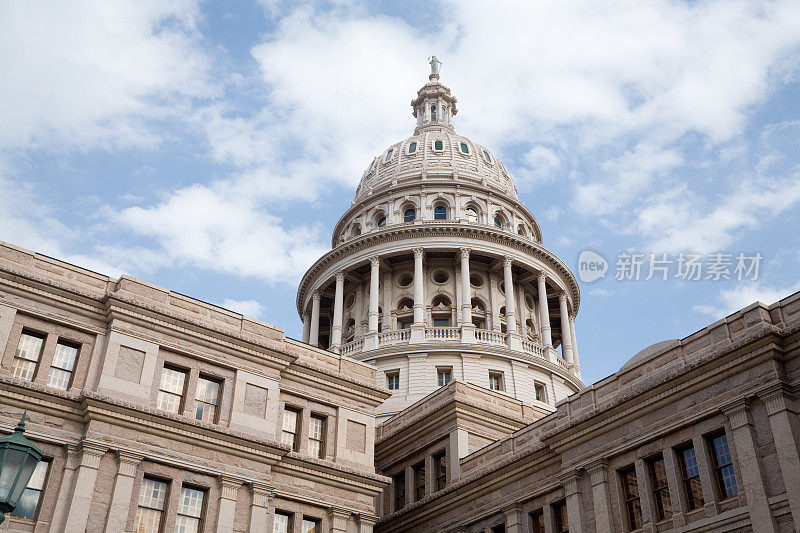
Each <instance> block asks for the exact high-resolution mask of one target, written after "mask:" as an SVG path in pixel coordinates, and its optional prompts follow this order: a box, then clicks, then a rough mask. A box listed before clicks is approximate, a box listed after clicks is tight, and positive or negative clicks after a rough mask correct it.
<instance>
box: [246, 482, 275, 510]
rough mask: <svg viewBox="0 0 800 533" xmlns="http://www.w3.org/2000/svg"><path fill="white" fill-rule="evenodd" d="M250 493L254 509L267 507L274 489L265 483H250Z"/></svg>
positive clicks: (272, 496) (273, 494) (273, 495)
mask: <svg viewBox="0 0 800 533" xmlns="http://www.w3.org/2000/svg"><path fill="white" fill-rule="evenodd" d="M250 492H251V493H252V494H253V505H255V506H256V507H264V508H266V507H268V506H269V502H270V500H271V499H272V498H274V497H275V487H273V486H272V485H268V484H266V483H258V482H253V483H251V485H250Z"/></svg>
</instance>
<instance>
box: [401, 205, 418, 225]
mask: <svg viewBox="0 0 800 533" xmlns="http://www.w3.org/2000/svg"><path fill="white" fill-rule="evenodd" d="M416 218H417V210H416V209H414V208H408V209H406V210H405V212H404V213H403V222H414V219H416Z"/></svg>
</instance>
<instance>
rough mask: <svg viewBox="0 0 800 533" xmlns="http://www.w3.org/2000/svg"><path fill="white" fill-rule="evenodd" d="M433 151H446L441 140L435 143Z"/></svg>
mask: <svg viewBox="0 0 800 533" xmlns="http://www.w3.org/2000/svg"><path fill="white" fill-rule="evenodd" d="M433 149H434V150H435V151H437V152H441V151H442V150H444V143H443V142H442V141H440V140H436V141H433Z"/></svg>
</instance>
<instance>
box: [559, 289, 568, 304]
mask: <svg viewBox="0 0 800 533" xmlns="http://www.w3.org/2000/svg"><path fill="white" fill-rule="evenodd" d="M558 301H559V302H566V301H567V291H561V292H559V293H558Z"/></svg>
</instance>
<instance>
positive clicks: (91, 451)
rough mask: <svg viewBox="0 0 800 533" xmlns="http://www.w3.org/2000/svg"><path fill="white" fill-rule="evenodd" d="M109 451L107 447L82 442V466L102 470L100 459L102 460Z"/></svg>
mask: <svg viewBox="0 0 800 533" xmlns="http://www.w3.org/2000/svg"><path fill="white" fill-rule="evenodd" d="M107 451H108V448H107V447H105V446H100V445H97V444H91V443H88V442H82V443H81V444H80V452H81V459H80V466H86V467H88V468H100V459H102V457H103V455H105V453H106V452H107Z"/></svg>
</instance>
